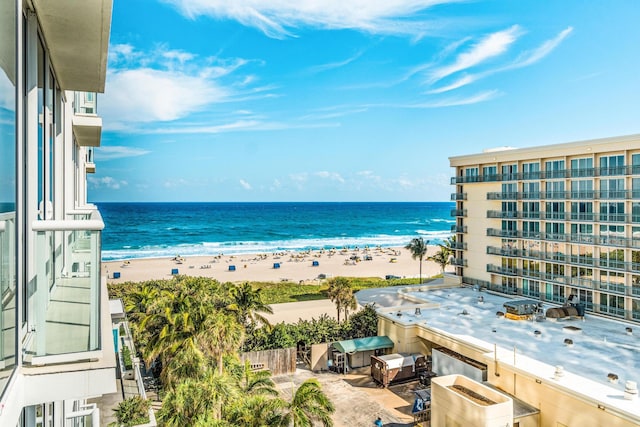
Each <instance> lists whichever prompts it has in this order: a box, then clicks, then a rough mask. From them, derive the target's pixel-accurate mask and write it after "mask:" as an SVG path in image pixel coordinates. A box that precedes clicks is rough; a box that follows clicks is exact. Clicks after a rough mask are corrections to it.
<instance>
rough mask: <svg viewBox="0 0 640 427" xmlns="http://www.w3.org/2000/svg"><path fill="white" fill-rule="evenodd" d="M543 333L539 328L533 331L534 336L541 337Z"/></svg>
mask: <svg viewBox="0 0 640 427" xmlns="http://www.w3.org/2000/svg"><path fill="white" fill-rule="evenodd" d="M541 335H542V332H540V331H539V330H537V329H536V330H535V331H533V336H534V337H536V338H540V336H541Z"/></svg>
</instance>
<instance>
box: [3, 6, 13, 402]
mask: <svg viewBox="0 0 640 427" xmlns="http://www.w3.org/2000/svg"><path fill="white" fill-rule="evenodd" d="M15 16H16V10H15V1H14V0H0V394H1V393H2V392H3V391H4V388H5V386H6V383H7V380H8V378H9V376H10V374H11V371H12V370H13V368H14V366H15V355H16V352H15V342H16V327H15V316H16V252H15V242H16V227H15V223H16V221H15V220H16V214H15V211H16V207H15V200H16V187H15V186H16V182H15V176H16V152H15V149H16V148H15V147H16V144H15V140H16V113H15V108H16V50H15V46H16V27H15Z"/></svg>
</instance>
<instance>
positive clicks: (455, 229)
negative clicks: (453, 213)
mask: <svg viewBox="0 0 640 427" xmlns="http://www.w3.org/2000/svg"><path fill="white" fill-rule="evenodd" d="M451 232H452V233H466V232H467V226H466V225H452V226H451Z"/></svg>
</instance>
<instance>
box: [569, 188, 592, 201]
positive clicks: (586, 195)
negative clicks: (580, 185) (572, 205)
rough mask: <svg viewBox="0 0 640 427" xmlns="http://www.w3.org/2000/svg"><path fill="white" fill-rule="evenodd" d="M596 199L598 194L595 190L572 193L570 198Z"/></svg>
mask: <svg viewBox="0 0 640 427" xmlns="http://www.w3.org/2000/svg"><path fill="white" fill-rule="evenodd" d="M595 197H596V192H595V191H593V190H584V191H570V192H569V198H570V199H579V200H582V199H594V198H595Z"/></svg>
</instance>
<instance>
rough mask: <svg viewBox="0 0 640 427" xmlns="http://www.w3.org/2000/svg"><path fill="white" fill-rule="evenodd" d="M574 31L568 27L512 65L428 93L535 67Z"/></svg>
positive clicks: (463, 78) (464, 78)
mask: <svg viewBox="0 0 640 427" xmlns="http://www.w3.org/2000/svg"><path fill="white" fill-rule="evenodd" d="M572 31H573V28H572V27H568V28H566V29H564V30H562V31H561V32H560V33H559V34H558V35H557V36H556V37H554V38H553V39H550V40H547V41H545V42H544V43H542V44H541V45H540V46H538V47H537V48H535V49H533V50H529V51H527V52H524V53H522V54H520V55H519V56H518V57H517V58H516V60H515V61H513V62H512V63H511V64H508V65H504V66H502V67H498V68H495V69H492V70H488V71H485V72H482V73H476V74H468V75H465V76H462V77H461V78H459V79H458V80H456V81H454V82H453V83H450V84H448V85H446V86H443V87H440V88H437V89H433V90H431V91H429V92H428V93H444V92H448V91H451V90H454V89H459V88H461V87H463V86H466V85H469V84H471V83H473V82H475V81H478V80H480V79H483V78H485V77H487V76H490V75H492V74H496V73H501V72H504V71H509V70H514V69H517V68H522V67H528V66H530V65H533V64H535V63H537V62H538V61H540V60H542V59H543V58H544V57H546V56H547V55H549V54H550V53H551V52H553V50H554V49H555V48H557V47H558V46H559V45H560V43H562V41H563V40H564V39H565V38H567V36H568V35H569V34H571V32H572Z"/></svg>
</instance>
